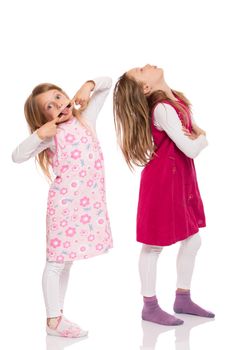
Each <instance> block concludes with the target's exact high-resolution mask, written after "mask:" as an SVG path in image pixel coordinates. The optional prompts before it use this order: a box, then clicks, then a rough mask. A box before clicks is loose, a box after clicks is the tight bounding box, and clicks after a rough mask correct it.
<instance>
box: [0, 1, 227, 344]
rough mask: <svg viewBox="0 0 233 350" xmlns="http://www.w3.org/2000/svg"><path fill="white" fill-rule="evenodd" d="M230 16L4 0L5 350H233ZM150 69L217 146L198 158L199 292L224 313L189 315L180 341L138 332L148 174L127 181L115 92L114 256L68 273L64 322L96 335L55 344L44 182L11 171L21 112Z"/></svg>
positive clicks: (148, 5) (164, 276)
mask: <svg viewBox="0 0 233 350" xmlns="http://www.w3.org/2000/svg"><path fill="white" fill-rule="evenodd" d="M230 5H231V1H226V0H222V1H214V0H212V1H209V0H205V1H204V0H203V1H194V0H193V1H191V0H190V1H189V0H176V1H172V0H170V1H169V0H163V1H162V0H161V1H156V0H154V1H151V0H144V1H138V0H134V1H127V0H125V1H119V0H118V1H110V0H109V1H107V0H98V1H84V0H83V1H78V0H76V1H75V0H66V1H61V0H56V1H55V0H47V1H45V0H40V1H35V0H28V1H27V0H21V1H16V0H15V1H12V0H8V1H1V5H0V6H1V8H0V16H1V18H0V26H1V27H0V33H1V56H0V57H1V65H0V79H1V84H0V89H1V92H0V96H1V197H0V198H1V222H2V225H1V244H0V247H1V250H0V257H1V294H2V296H1V322H2V326H1V329H0V332H1V338H0V342H2V344H0V346H1V348H4V349H13V348H16V347H17V348H20V349H21V348H22V349H25V350H28V349H35V350H37V349H46V350H55V349H56V350H61V349H64V348H66V346H69V348H70V349H80V350H85V349H101V350H105V349H111V350H115V349H123V350H126V349H127V350H131V349H132V350H135V349H144V350H145V349H151V350H152V349H153V350H154V349H156V350H161V349H166V350H168V349H169V350H172V349H176V350H197V349H198V350H199V349H205V348H207V347H208V348H211V349H213V348H216V349H219V348H220V347H222V348H225V349H231V348H232V343H233V342H232V339H231V330H232V317H231V313H232V311H233V310H232V306H233V303H232V292H233V290H232V286H231V280H232V244H233V239H232V234H233V232H232V215H233V213H232V198H233V189H232V178H233V177H232V175H233V173H232V146H231V144H232V141H231V137H232V127H233V123H232V106H231V104H232V75H233V74H232V73H233V72H232V71H233V70H232V62H233V57H232V53H231V51H230V49H231V46H232V34H231V33H232V30H233V28H232V14H231V10H230ZM146 63H152V64H155V65H158V66H160V67H163V69H164V71H165V78H166V81H167V82H168V84H169V85H170V86H171V87H172V88H174V89H176V90H180V91H183V92H184V93H185V94H186V95H187V97H188V98H189V99H190V100H191V102H192V104H193V111H194V117H195V119H196V120H197V121H198V123H199V125H200V126H201V127H202V128H204V129H205V130H206V131H207V135H208V140H209V147H208V148H207V149H205V150H204V151H203V152H202V154H201V155H200V156H199V157H198V158H197V159H196V168H197V174H198V179H199V186H200V190H201V194H202V197H203V201H204V204H205V210H206V216H207V228H205V229H202V230H201V235H202V248H201V250H200V252H199V254H198V259H197V263H196V269H195V275H194V279H193V285H192V295H193V299H194V300H195V301H197V302H198V303H200V304H201V305H202V306H204V307H206V308H207V309H211V310H212V311H214V312H216V320H215V321H211V322H209V321H208V322H205V324H203V325H201V323H202V322H203V319H200V318H195V317H187V316H186V317H183V318H184V319H185V320H186V322H185V325H184V326H182V327H177V328H176V330H175V329H174V328H172V329H170V328H166V327H159V326H156V325H153V324H149V323H146V322H145V323H141V320H140V312H141V306H142V300H141V296H140V284H139V276H138V270H137V263H138V255H139V251H140V244H138V243H136V240H135V216H136V207H137V195H138V186H139V179H140V169H138V170H137V171H136V172H135V173H134V174H133V173H131V172H130V171H129V170H128V168H127V166H126V165H125V163H124V160H123V158H122V156H121V154H120V152H119V150H118V148H117V145H116V139H115V131H114V124H113V115H112V91H111V92H110V95H109V97H108V99H107V101H106V104H105V105H104V107H103V109H102V111H101V113H100V115H99V119H98V134H99V138H100V142H101V144H102V148H103V152H104V156H105V166H106V181H107V200H108V208H109V215H110V219H111V225H112V233H113V238H114V249H113V250H111V251H110V252H109V253H108V254H107V255H104V256H99V257H96V258H93V259H90V260H88V261H78V262H75V264H74V266H73V268H72V271H71V278H70V284H69V289H68V293H67V297H66V305H65V313H66V315H67V317H68V318H70V319H72V320H73V321H76V322H78V323H79V324H81V326H82V327H83V328H86V329H89V337H88V338H87V339H85V340H83V341H81V342H78V343H76V344H72V343H71V342H69V341H66V340H62V339H56V338H53V337H49V338H48V337H47V338H46V334H45V317H46V316H45V309H44V304H43V297H42V289H41V275H42V271H43V267H44V262H45V211H46V199H47V191H48V184H47V182H46V181H45V179H44V177H43V175H42V174H41V173H40V172H39V171H38V170H37V169H36V167H35V162H34V160H33V159H31V160H29V161H28V162H26V163H23V164H21V165H18V164H14V163H13V162H12V160H11V153H12V151H13V149H14V148H15V147H16V145H17V144H18V143H19V142H21V141H22V140H23V139H24V138H26V137H27V135H28V129H27V125H26V122H25V119H24V115H23V105H24V101H25V99H26V97H27V96H28V95H29V94H30V92H31V90H32V88H33V87H34V86H35V85H37V84H38V83H41V82H52V83H55V84H58V85H60V86H61V87H62V88H63V89H64V90H65V91H67V93H68V94H69V95H70V96H73V94H74V93H75V92H76V90H77V89H78V87H79V86H80V85H81V84H82V83H83V82H84V81H85V80H87V79H91V78H93V77H96V76H102V75H109V76H111V77H112V78H113V81H114V83H115V82H116V79H117V78H118V77H119V76H120V75H121V74H122V73H123V72H124V71H125V70H127V69H129V68H132V67H135V66H136V67H137V66H141V65H144V64H146ZM178 248H179V245H178V244H177V245H174V246H172V247H168V248H166V249H165V250H164V251H163V254H162V256H161V258H160V261H159V275H158V298H159V300H160V304H161V306H162V307H163V308H164V309H166V310H167V311H168V312H172V304H173V299H174V292H175V280H176V276H175V274H176V273H175V259H176V253H177V250H178ZM195 325H198V327H195V328H194V326H195ZM192 328H193V329H192ZM191 329H192V331H191V332H190V330H191ZM164 330H166V331H168V332H166V333H164V334H162V333H163V332H164ZM143 335H144V338H143ZM156 339H157V343H156ZM46 341H47V345H46ZM46 346H47V347H46Z"/></svg>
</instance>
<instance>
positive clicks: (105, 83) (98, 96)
mask: <svg viewBox="0 0 233 350" xmlns="http://www.w3.org/2000/svg"><path fill="white" fill-rule="evenodd" d="M93 81H94V83H95V86H94V89H93V94H92V96H91V98H90V101H89V103H88V106H87V108H86V109H85V110H84V111H83V112H82V114H83V116H85V118H86V119H87V120H88V121H89V123H90V124H91V125H92V127H93V128H94V129H95V127H96V119H97V116H98V114H99V112H100V110H101V108H102V107H103V104H104V102H105V99H106V97H107V96H108V94H109V91H110V89H111V86H112V79H111V78H109V77H99V78H95V79H93Z"/></svg>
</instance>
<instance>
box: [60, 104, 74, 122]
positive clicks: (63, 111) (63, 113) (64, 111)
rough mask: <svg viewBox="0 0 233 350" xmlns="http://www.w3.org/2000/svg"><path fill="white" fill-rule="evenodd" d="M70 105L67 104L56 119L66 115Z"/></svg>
mask: <svg viewBox="0 0 233 350" xmlns="http://www.w3.org/2000/svg"><path fill="white" fill-rule="evenodd" d="M70 107H71V103H69V104H68V105H67V106H66V107H65V108H64V109H63V110H62V111H61V112H60V113H59V114H58V117H59V118H61V117H62V116H63V115H67V114H68V113H69V111H70Z"/></svg>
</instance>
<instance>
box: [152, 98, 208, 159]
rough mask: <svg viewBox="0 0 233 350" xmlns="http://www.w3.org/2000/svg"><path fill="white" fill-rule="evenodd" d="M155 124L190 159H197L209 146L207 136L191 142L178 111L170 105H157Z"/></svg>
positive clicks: (201, 136)
mask: <svg viewBox="0 0 233 350" xmlns="http://www.w3.org/2000/svg"><path fill="white" fill-rule="evenodd" d="M154 124H155V126H156V127H157V128H158V129H160V130H164V131H165V132H166V133H167V135H168V136H169V137H170V138H171V139H172V141H173V142H174V143H175V144H176V146H177V147H178V148H179V149H180V150H181V151H182V152H183V153H184V154H185V155H186V156H187V157H189V158H195V157H196V156H197V155H198V154H199V153H200V152H201V151H202V150H203V149H204V148H205V147H206V146H207V145H208V142H207V139H206V136H205V135H200V136H198V137H197V138H196V139H195V140H191V139H190V138H189V137H188V136H186V135H185V134H184V131H183V130H182V124H181V121H180V119H179V117H178V115H177V113H176V110H175V109H174V108H173V107H172V106H170V105H168V104H163V103H159V104H158V105H157V107H156V108H155V110H154Z"/></svg>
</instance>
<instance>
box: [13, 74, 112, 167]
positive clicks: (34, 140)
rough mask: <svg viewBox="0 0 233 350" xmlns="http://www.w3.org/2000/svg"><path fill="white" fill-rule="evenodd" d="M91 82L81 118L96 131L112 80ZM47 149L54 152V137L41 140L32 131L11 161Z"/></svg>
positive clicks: (32, 155) (96, 79)
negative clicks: (92, 83)
mask: <svg viewBox="0 0 233 350" xmlns="http://www.w3.org/2000/svg"><path fill="white" fill-rule="evenodd" d="M93 81H94V82H95V87H94V90H93V93H92V96H91V99H90V101H89V103H88V106H87V108H86V109H85V110H84V111H83V112H82V116H83V117H84V118H85V119H86V121H87V122H88V123H89V125H90V126H91V127H92V128H93V129H94V130H96V119H97V116H98V113H99V112H100V110H101V108H102V106H103V104H104V101H105V99H106V97H107V95H108V93H109V91H110V88H111V86H112V79H111V78H109V77H99V78H95V79H93ZM47 148H50V149H51V150H52V151H55V149H56V146H55V142H54V137H50V138H47V139H44V140H42V139H41V138H40V137H39V136H38V134H37V131H34V132H33V133H32V134H31V135H30V136H29V137H27V138H26V139H25V140H24V141H23V142H21V143H20V144H19V145H18V146H17V147H16V148H15V150H14V151H13V153H12V160H13V161H14V162H16V163H22V162H24V161H26V160H28V159H30V158H32V157H35V156H36V155H37V154H39V153H40V152H42V151H43V150H45V149H47Z"/></svg>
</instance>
